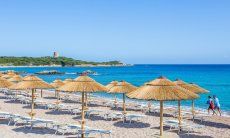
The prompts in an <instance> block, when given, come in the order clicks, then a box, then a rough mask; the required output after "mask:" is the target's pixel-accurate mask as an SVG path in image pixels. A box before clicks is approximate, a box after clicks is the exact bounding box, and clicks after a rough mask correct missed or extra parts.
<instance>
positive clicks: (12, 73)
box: [2, 72, 16, 79]
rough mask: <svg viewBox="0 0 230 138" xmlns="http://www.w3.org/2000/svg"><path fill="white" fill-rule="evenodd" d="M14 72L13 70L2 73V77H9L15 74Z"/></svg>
mask: <svg viewBox="0 0 230 138" xmlns="http://www.w3.org/2000/svg"><path fill="white" fill-rule="evenodd" d="M15 75H16V74H15V73H14V72H8V73H7V74H4V75H2V78H5V79H9V78H12V77H13V76H15Z"/></svg>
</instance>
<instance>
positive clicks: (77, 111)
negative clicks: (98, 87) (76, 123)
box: [70, 108, 81, 115]
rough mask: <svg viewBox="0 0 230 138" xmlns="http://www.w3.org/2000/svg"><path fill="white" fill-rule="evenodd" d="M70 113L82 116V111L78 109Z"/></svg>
mask: <svg viewBox="0 0 230 138" xmlns="http://www.w3.org/2000/svg"><path fill="white" fill-rule="evenodd" d="M70 112H71V113H72V114H74V115H77V114H80V113H81V110H80V109H78V108H74V109H71V110H70Z"/></svg>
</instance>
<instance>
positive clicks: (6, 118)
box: [0, 112, 11, 121]
mask: <svg viewBox="0 0 230 138" xmlns="http://www.w3.org/2000/svg"><path fill="white" fill-rule="evenodd" d="M10 117H11V114H10V113H8V112H0V121H2V120H4V121H9V120H10Z"/></svg>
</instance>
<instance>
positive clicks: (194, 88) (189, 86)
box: [174, 79, 208, 94]
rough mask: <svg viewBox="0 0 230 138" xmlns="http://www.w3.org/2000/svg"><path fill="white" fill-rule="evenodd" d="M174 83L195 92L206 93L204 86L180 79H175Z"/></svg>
mask: <svg viewBox="0 0 230 138" xmlns="http://www.w3.org/2000/svg"><path fill="white" fill-rule="evenodd" d="M174 83H175V84H176V85H178V86H180V87H183V88H185V89H187V90H189V91H191V92H194V93H196V94H199V93H208V90H205V89H204V88H201V87H200V86H198V85H196V84H188V83H186V82H184V81H182V80H180V79H177V80H176V81H174Z"/></svg>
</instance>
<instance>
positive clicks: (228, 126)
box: [194, 119, 230, 129]
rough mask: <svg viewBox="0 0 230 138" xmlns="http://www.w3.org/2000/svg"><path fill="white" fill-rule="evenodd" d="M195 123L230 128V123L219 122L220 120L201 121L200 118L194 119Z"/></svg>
mask: <svg viewBox="0 0 230 138" xmlns="http://www.w3.org/2000/svg"><path fill="white" fill-rule="evenodd" d="M194 123H196V124H199V125H205V126H210V127H215V128H228V129H230V125H228V124H227V122H226V124H223V123H218V122H211V121H205V120H204V121H203V122H201V121H200V120H196V119H195V120H194Z"/></svg>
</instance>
